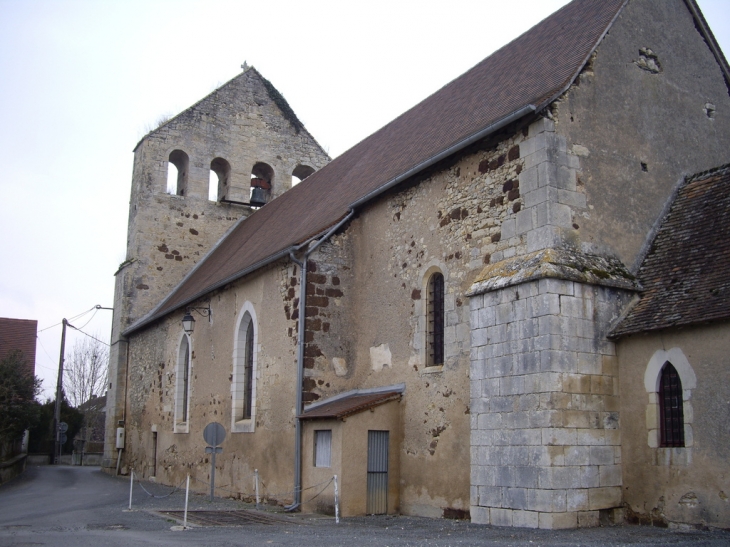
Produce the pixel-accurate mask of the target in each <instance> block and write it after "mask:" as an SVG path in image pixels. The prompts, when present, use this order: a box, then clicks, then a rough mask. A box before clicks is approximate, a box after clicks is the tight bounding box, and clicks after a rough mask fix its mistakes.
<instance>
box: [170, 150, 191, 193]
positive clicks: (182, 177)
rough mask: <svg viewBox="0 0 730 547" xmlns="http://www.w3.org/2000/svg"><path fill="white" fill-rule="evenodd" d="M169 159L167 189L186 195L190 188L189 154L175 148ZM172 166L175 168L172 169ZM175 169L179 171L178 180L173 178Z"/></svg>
mask: <svg viewBox="0 0 730 547" xmlns="http://www.w3.org/2000/svg"><path fill="white" fill-rule="evenodd" d="M168 161H169V164H168V179H167V190H168V192H170V193H171V194H176V195H178V196H184V195H185V193H186V192H187V189H188V164H189V163H190V160H189V159H188V155H187V154H186V153H185V152H183V151H182V150H173V151H172V152H170V158H169V160H168ZM171 166H174V169H171V168H170V167H171ZM175 171H177V180H174V179H172V177H174V176H175V175H174V173H175ZM171 179H172V180H171Z"/></svg>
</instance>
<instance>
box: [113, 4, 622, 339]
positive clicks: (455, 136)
mask: <svg viewBox="0 0 730 547" xmlns="http://www.w3.org/2000/svg"><path fill="white" fill-rule="evenodd" d="M625 1H626V0H575V1H574V2H571V3H570V4H568V5H567V6H565V7H563V8H562V9H560V10H559V11H557V12H555V13H554V14H553V15H551V16H550V17H548V18H547V19H545V20H543V21H542V22H540V23H539V24H537V25H536V26H534V27H533V28H532V29H530V30H529V31H527V32H526V33H524V34H523V35H522V36H520V37H518V38H516V39H515V40H513V41H512V42H510V43H509V44H507V45H506V46H504V47H503V48H501V49H500V50H498V51H496V52H495V53H493V54H492V55H491V56H489V57H487V58H486V59H484V60H483V61H481V62H480V63H479V64H477V65H476V66H475V67H474V68H472V69H471V70H469V71H468V72H466V73H465V74H463V75H461V76H460V77H458V78H456V79H455V80H453V81H452V82H450V83H449V84H447V85H445V86H444V87H443V88H441V89H440V90H438V91H437V92H436V93H434V94H433V95H431V96H430V97H428V98H426V99H425V100H423V101H422V102H420V103H419V104H417V105H416V106H414V107H413V108H411V109H410V110H408V111H407V112H405V113H404V114H401V115H400V116H398V117H397V118H396V119H395V120H393V121H392V122H390V123H389V124H388V125H386V126H385V127H383V128H382V129H380V130H379V131H377V132H375V133H374V134H372V135H371V136H369V137H368V138H366V139H365V140H363V141H361V142H360V143H359V144H357V145H355V146H354V147H352V148H351V149H350V150H348V151H347V152H345V153H344V154H342V155H341V156H339V157H338V158H336V159H335V160H333V161H332V162H331V163H330V164H328V165H327V166H326V167H324V168H323V169H321V170H319V171H318V172H316V173H314V174H312V175H310V176H309V177H308V178H307V179H306V180H305V181H303V182H302V183H300V184H298V185H297V186H295V187H294V188H292V189H291V190H290V191H288V192H285V193H284V194H283V195H281V196H280V197H278V198H277V199H275V200H272V201H271V203H269V204H267V205H266V206H264V207H262V208H261V209H260V210H258V211H256V212H255V213H254V214H252V215H251V216H250V217H248V218H247V219H245V220H244V221H240V222H239V223H238V224H237V225H236V226H235V227H234V228H233V229H232V230H231V231H230V232H229V233H228V235H227V236H226V237H224V238H223V239H222V240H221V241H220V242H219V243H218V245H217V246H216V247H214V248H213V250H212V251H211V252H210V253H209V254H208V255H207V256H206V257H205V258H204V259H203V260H201V262H199V263H198V264H197V265H196V267H195V268H194V269H193V270H192V271H191V272H190V274H188V276H187V277H186V278H185V279H184V280H183V281H182V282H181V283H180V285H178V286H177V287H176V288H175V289H174V290H173V291H172V293H171V294H170V295H169V296H168V297H167V298H166V299H165V300H164V301H163V302H162V303H161V304H160V305H159V306H158V307H157V308H156V309H154V310H153V311H152V312H150V314H148V315H147V316H146V317H144V318H142V319H141V320H140V321H138V322H137V323H136V324H134V325H132V326H131V327H130V328H129V329H127V331H126V332H125V334H128V333H129V332H131V331H133V330H135V329H137V328H139V327H141V326H142V325H144V324H147V323H149V322H151V321H153V320H155V319H156V318H159V317H162V316H164V315H165V314H167V313H169V312H171V311H173V310H175V309H177V308H180V307H182V306H184V305H186V304H188V303H190V302H192V301H193V300H195V299H196V298H199V297H200V296H203V295H204V294H206V293H207V292H210V291H211V290H214V289H216V288H219V287H221V286H223V285H225V284H226V283H229V282H231V281H233V280H234V279H237V278H239V277H242V276H243V275H245V274H247V273H249V272H251V271H253V270H255V269H257V268H258V267H261V266H262V265H264V264H267V263H270V262H272V261H273V260H276V259H278V258H280V257H281V256H286V255H287V254H288V249H290V248H291V247H292V246H294V245H296V244H299V243H302V242H304V241H306V240H307V239H309V238H311V237H313V236H315V235H317V234H320V233H322V232H323V231H325V230H326V229H327V228H328V227H330V226H333V225H334V224H335V223H336V222H337V221H338V220H339V219H341V218H343V217H344V216H345V215H346V214H347V212H348V210H349V209H350V208H351V207H352V205H353V204H355V203H356V202H358V201H361V200H362V199H363V198H364V197H366V196H369V195H371V194H373V193H375V192H377V191H378V190H379V189H382V188H383V187H384V186H386V185H387V184H388V183H389V182H392V181H394V180H397V179H398V178H399V177H402V176H406V175H409V174H414V173H415V172H418V170H420V169H422V168H424V167H426V166H428V165H430V163H429V162H432V161H433V159H434V157H436V156H438V155H439V154H440V153H443V152H444V151H447V150H450V149H452V147H453V149H454V151H456V150H457V149H458V147H459V146H460V145H461V144H462V143H464V142H469V139H470V138H473V137H474V136H475V135H478V134H480V132H484V131H486V133H485V134H484V136H486V134H488V133H489V131H491V129H490V128H494V129H497V128H498V125H499V123H500V122H502V121H504V120H505V118H508V117H509V116H510V115H512V114H515V113H517V112H518V111H520V110H521V109H524V113H526V112H527V111H528V110H527V109H528V107H530V105H532V107H533V108H536V109H537V110H540V109H542V108H543V107H544V106H546V105H547V104H549V103H550V102H552V101H553V100H554V99H555V98H556V97H557V96H559V95H560V94H561V93H563V92H564V91H565V90H566V89H567V87H568V86H569V85H570V84H571V83H572V81H573V80H574V78H575V77H576V76H577V74H578V73H579V72H580V70H581V68H582V67H583V66H584V64H585V62H586V61H587V59H588V57H589V56H590V55H591V53H592V52H593V50H594V49H595V48H596V46H597V45H598V43H599V42H600V40H601V39H602V38H603V36H604V34H605V32H606V31H607V30H608V28H609V27H610V25H611V23H612V22H613V20H614V19H615V17H616V16H617V15H618V12H619V11H620V9H621V7H622V6H623V5H624V3H625ZM529 111H530V112H531V110H529ZM495 126H496V127H495Z"/></svg>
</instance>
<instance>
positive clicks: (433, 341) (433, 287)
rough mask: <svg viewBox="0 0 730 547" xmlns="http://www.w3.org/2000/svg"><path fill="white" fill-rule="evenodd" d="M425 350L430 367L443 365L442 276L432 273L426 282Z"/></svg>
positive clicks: (438, 273)
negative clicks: (426, 323) (426, 322)
mask: <svg viewBox="0 0 730 547" xmlns="http://www.w3.org/2000/svg"><path fill="white" fill-rule="evenodd" d="M427 316H428V317H427V320H428V331H427V348H428V362H427V365H428V366H430V367H433V366H438V365H442V364H443V363H444V276H443V274H442V273H440V272H436V273H434V274H433V275H432V276H431V277H430V278H429V280H428V301H427Z"/></svg>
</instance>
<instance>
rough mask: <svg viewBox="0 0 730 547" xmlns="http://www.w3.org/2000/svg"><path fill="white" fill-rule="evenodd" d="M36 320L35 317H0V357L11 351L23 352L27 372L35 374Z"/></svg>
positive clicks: (3, 357)
mask: <svg viewBox="0 0 730 547" xmlns="http://www.w3.org/2000/svg"><path fill="white" fill-rule="evenodd" d="M37 331H38V321H36V320H35V319H8V318H6V317H0V359H5V357H7V356H8V355H9V354H10V353H11V352H12V351H15V350H20V351H22V352H23V357H25V359H26V361H27V363H28V372H30V373H31V374H35V343H36V333H37Z"/></svg>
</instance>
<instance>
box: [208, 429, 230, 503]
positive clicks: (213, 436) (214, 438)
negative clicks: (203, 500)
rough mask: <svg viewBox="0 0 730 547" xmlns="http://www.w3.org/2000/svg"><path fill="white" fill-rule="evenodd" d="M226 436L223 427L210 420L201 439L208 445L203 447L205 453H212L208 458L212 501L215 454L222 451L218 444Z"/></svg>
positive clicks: (211, 499)
mask: <svg viewBox="0 0 730 547" xmlns="http://www.w3.org/2000/svg"><path fill="white" fill-rule="evenodd" d="M225 438H226V430H225V428H224V427H223V426H222V425H221V424H219V423H218V422H211V423H209V424H208V425H206V426H205V429H204V430H203V439H205V442H206V443H208V445H209V446H206V447H205V453H206V454H212V456H211V458H210V501H213V492H214V490H215V455H216V454H220V453H221V452H223V449H222V448H220V447H219V446H218V445H219V444H221V443H222V442H223V441H224V440H225Z"/></svg>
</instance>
